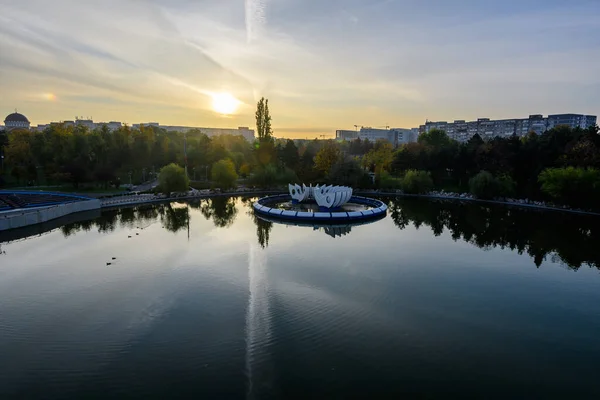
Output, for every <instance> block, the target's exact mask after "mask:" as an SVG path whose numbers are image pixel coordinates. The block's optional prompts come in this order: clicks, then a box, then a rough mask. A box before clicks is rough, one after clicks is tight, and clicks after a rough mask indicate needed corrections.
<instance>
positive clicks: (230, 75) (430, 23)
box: [0, 0, 600, 135]
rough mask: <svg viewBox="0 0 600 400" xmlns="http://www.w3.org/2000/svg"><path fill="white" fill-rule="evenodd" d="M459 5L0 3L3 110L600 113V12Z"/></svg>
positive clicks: (403, 123) (289, 123)
mask: <svg viewBox="0 0 600 400" xmlns="http://www.w3.org/2000/svg"><path fill="white" fill-rule="evenodd" d="M451 3H452V2H447V1H443V0H431V1H430V2H429V3H428V5H424V4H423V2H418V1H413V0H397V1H362V0H331V1H322V0H278V1H267V0H245V2H241V1H240V0H219V1H218V2H215V1H213V0H172V1H167V0H148V1H145V0H144V1H143V0H107V1H105V2H103V3H102V5H101V6H100V3H97V2H96V3H94V2H85V1H77V0H55V1H52V2H48V1H45V0H23V1H20V2H15V1H12V0H0V5H1V6H2V10H3V13H2V15H0V92H2V94H3V96H2V97H1V98H0V110H1V109H5V110H7V111H10V110H11V109H13V108H14V107H19V108H20V109H23V110H25V109H24V107H23V106H24V103H26V104H27V107H28V108H29V110H28V112H27V114H28V117H29V118H30V120H33V121H37V120H38V119H42V117H36V114H37V115H43V116H44V117H43V118H54V119H61V118H62V119H65V118H67V117H70V118H72V115H73V113H75V112H76V113H79V114H84V115H85V114H92V113H93V115H94V116H97V117H98V118H101V119H105V120H109V119H117V118H124V119H127V120H128V121H132V119H134V118H140V119H141V120H145V121H148V120H159V122H161V123H164V124H171V125H185V124H188V125H193V124H196V125H201V126H207V125H211V124H212V125H215V126H223V125H225V124H227V125H231V126H236V125H240V126H245V125H252V124H253V121H254V117H253V107H254V104H255V102H256V100H257V98H259V97H260V96H266V97H268V98H269V99H270V105H271V111H272V114H273V118H274V125H276V126H277V127H280V128H279V129H280V130H281V132H287V133H289V134H290V135H291V134H293V133H294V129H297V130H299V131H301V132H310V129H314V130H315V132H322V129H331V130H332V131H333V130H334V127H335V128H338V129H342V128H348V127H350V128H352V126H353V125H354V124H355V123H360V125H373V126H380V125H388V124H389V125H393V126H399V127H411V126H417V125H419V124H420V123H422V122H423V120H424V119H425V118H431V119H453V118H471V117H477V116H478V114H479V115H484V116H490V117H495V116H509V117H510V116H511V115H517V116H518V115H528V114H529V113H533V112H541V113H549V112H562V111H573V112H581V113H591V114H597V112H598V109H599V108H600V100H599V99H598V97H597V95H595V94H594V90H591V89H590V88H597V87H598V85H599V84H600V81H599V79H600V78H598V74H597V73H596V72H597V71H598V70H599V69H600V41H599V40H598V39H597V38H599V37H600V20H598V19H597V18H595V15H597V14H598V12H600V3H598V2H584V1H580V2H577V1H575V2H572V3H570V4H569V5H568V6H565V5H564V4H563V3H561V2H560V1H558V0H548V1H543V2H542V1H541V0H521V1H519V2H516V1H507V2H497V3H494V4H490V3H489V2H487V4H484V3H486V2H477V1H471V0H467V1H466V2H463V3H461V4H459V5H457V4H451ZM542 5H543V7H542ZM267 17H268V23H267ZM214 92H224V93H231V94H232V95H233V96H234V97H236V98H238V99H240V100H241V101H242V102H243V103H244V105H243V106H242V107H240V112H239V114H237V115H234V116H232V117H231V118H229V119H227V120H223V119H221V118H219V116H218V115H216V114H214V113H213V112H212V111H211V104H210V103H211V99H210V96H209V94H210V93H214ZM41 93H53V94H56V96H57V101H54V102H52V104H49V102H48V101H45V102H42V100H43V99H41V98H40V94H41ZM32 99H39V104H37V103H36V101H35V100H32ZM94 99H96V100H98V99H102V101H95V100H94ZM563 108H565V109H566V108H568V110H563ZM50 112H55V113H59V114H60V113H62V114H65V115H62V114H61V115H57V116H56V117H47V115H49V113H50ZM103 113H106V114H103ZM40 122H48V121H47V120H41V121H40ZM133 122H137V121H135V120H133ZM311 127H313V128H311ZM321 127H331V128H321Z"/></svg>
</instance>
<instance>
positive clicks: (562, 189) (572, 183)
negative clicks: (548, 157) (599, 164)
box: [538, 167, 600, 206]
mask: <svg viewBox="0 0 600 400" xmlns="http://www.w3.org/2000/svg"><path fill="white" fill-rule="evenodd" d="M538 180H539V182H540V183H541V184H542V191H543V192H544V193H546V194H548V195H550V196H551V197H552V198H554V199H556V200H558V201H559V202H561V203H564V204H574V205H588V206H594V205H595V206H597V205H598V201H600V170H597V169H595V168H575V167H567V168H547V169H545V170H543V171H542V172H541V173H540V176H539V178H538Z"/></svg>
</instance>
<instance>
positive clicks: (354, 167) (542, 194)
mask: <svg viewBox="0 0 600 400" xmlns="http://www.w3.org/2000/svg"><path fill="white" fill-rule="evenodd" d="M255 117H256V129H257V136H258V137H257V139H256V140H255V141H254V142H252V143H251V142H249V141H247V140H245V139H244V138H243V137H242V136H232V135H221V136H216V137H208V136H207V135H205V134H204V133H202V132H201V131H200V130H191V131H189V132H187V133H186V134H184V133H182V132H167V131H165V130H163V129H161V128H158V127H154V126H148V127H145V126H140V127H139V128H131V127H128V126H123V127H121V128H119V129H117V130H115V131H110V130H108V128H107V127H105V126H104V127H101V128H98V129H95V130H92V131H90V130H88V129H87V128H86V127H84V126H66V125H64V124H53V125H51V126H49V127H47V128H46V129H45V130H44V131H43V132H31V131H26V130H15V131H11V132H10V133H8V134H4V135H0V146H1V147H2V148H3V151H4V154H5V156H6V157H5V159H4V163H3V170H2V175H1V176H0V185H10V184H12V185H25V184H35V185H46V184H61V183H70V184H72V185H73V186H74V187H79V186H80V185H82V184H84V185H85V184H92V185H98V186H103V187H108V186H109V185H114V186H118V185H122V184H124V183H133V184H137V183H141V182H144V181H150V180H153V179H155V178H157V176H158V172H159V171H160V169H161V168H163V167H165V166H169V168H167V169H166V170H165V177H164V179H163V180H162V181H163V182H176V184H175V185H174V186H173V187H172V188H167V189H173V190H184V189H186V188H187V185H189V181H190V180H191V181H192V183H191V184H192V186H194V185H198V186H201V187H208V186H209V185H212V186H213V187H219V188H221V189H227V188H231V187H235V186H237V185H239V184H246V185H252V186H258V187H265V188H267V187H277V186H279V187H280V186H281V185H286V184H287V183H289V182H304V183H306V184H310V183H312V184H325V183H328V184H339V185H348V186H352V187H354V188H364V189H367V188H380V189H384V190H389V189H402V190H404V191H405V192H407V193H424V192H428V191H430V190H433V189H438V190H439V189H444V190H447V191H454V192H461V193H464V192H471V193H472V194H474V195H476V196H477V197H480V198H497V197H518V198H528V199H536V200H544V201H552V202H554V203H559V204H568V205H572V206H577V207H586V208H598V204H600V172H599V171H600V135H599V134H598V127H592V128H588V129H580V128H575V129H571V128H569V127H567V126H558V127H555V128H553V129H550V130H548V131H546V132H544V133H543V134H541V135H537V134H536V133H534V132H531V133H529V134H528V135H527V136H525V137H517V136H511V137H504V138H503V137H496V138H494V139H491V140H487V141H485V140H483V139H482V138H481V137H480V136H479V135H475V136H473V137H472V138H471V139H470V140H469V141H468V142H466V143H459V142H457V141H455V140H452V139H451V138H449V137H448V135H446V133H445V132H444V131H441V130H432V131H430V132H428V133H423V134H421V135H420V136H419V138H418V141H417V142H416V143H408V144H404V145H401V146H399V147H397V148H394V146H392V144H390V143H388V142H385V141H377V142H370V141H368V140H360V139H357V140H352V141H335V140H317V139H315V140H295V141H294V140H289V139H288V140H285V139H275V138H274V136H273V130H272V127H271V122H272V118H271V114H270V111H269V102H268V100H267V99H264V98H262V99H260V100H259V101H258V103H257V107H256V114H255ZM184 141H185V142H186V143H185V149H186V153H187V157H186V156H185V154H184ZM171 164H174V165H171ZM186 166H187V177H186V178H185V179H179V178H178V179H175V178H173V175H175V176H176V175H181V174H183V171H184V170H183V168H184V167H186ZM202 181H205V182H206V183H204V184H203V185H199V184H198V182H202Z"/></svg>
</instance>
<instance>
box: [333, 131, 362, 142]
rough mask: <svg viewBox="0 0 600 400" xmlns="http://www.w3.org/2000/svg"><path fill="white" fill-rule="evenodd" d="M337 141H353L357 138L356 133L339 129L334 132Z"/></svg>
mask: <svg viewBox="0 0 600 400" xmlns="http://www.w3.org/2000/svg"><path fill="white" fill-rule="evenodd" d="M335 138H336V139H337V140H354V139H356V138H358V131H352V130H344V129H340V130H337V131H335Z"/></svg>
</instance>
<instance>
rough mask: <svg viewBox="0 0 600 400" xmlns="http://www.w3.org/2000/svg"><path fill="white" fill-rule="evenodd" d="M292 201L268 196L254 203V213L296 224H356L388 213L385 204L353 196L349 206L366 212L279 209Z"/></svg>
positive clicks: (288, 197)
mask: <svg viewBox="0 0 600 400" xmlns="http://www.w3.org/2000/svg"><path fill="white" fill-rule="evenodd" d="M290 201H292V197H291V196H290V195H289V194H280V195H275V196H267V197H263V198H261V199H258V200H257V201H256V202H255V203H254V206H253V207H254V212H256V213H257V214H259V215H263V216H267V217H268V218H277V219H281V220H288V221H296V222H306V223H311V222H321V223H322V222H331V223H336V222H354V221H365V220H371V219H377V218H381V217H383V216H385V215H386V213H387V206H386V205H385V203H384V202H382V201H380V200H376V199H371V198H368V197H361V196H352V197H351V198H350V200H349V201H348V203H347V204H348V205H349V206H352V205H360V206H365V207H368V208H366V209H364V210H354V211H344V210H334V211H331V212H327V211H314V212H312V211H297V210H285V209H282V208H280V207H278V205H279V204H282V203H285V202H290Z"/></svg>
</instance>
